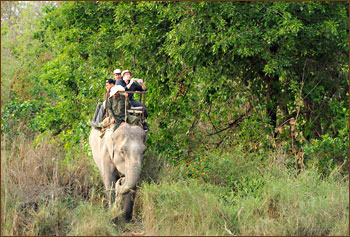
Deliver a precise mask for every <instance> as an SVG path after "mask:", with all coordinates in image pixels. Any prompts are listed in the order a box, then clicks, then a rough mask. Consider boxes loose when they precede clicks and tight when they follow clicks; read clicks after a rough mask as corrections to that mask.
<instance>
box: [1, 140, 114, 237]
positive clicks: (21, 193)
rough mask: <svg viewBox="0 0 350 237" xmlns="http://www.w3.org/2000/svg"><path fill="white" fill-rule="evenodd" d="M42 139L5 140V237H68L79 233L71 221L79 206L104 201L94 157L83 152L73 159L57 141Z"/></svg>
mask: <svg viewBox="0 0 350 237" xmlns="http://www.w3.org/2000/svg"><path fill="white" fill-rule="evenodd" d="M39 139H40V140H36V141H34V140H33V139H28V138H26V137H23V136H20V135H19V136H17V137H16V138H15V139H14V140H13V141H11V142H12V143H11V144H8V143H7V142H8V140H7V139H6V134H3V136H2V147H1V171H2V172H1V184H2V185H1V197H2V198H1V204H2V205H1V206H2V208H1V221H2V228H1V234H2V235H65V234H67V233H69V231H74V230H75V229H74V228H72V226H71V223H72V220H73V219H74V218H78V217H77V216H79V215H73V211H74V210H75V209H76V208H77V207H78V206H81V205H90V204H91V202H94V203H98V202H101V200H99V199H100V198H101V197H102V192H99V193H98V191H99V190H102V188H101V186H102V183H101V179H100V177H99V173H98V172H96V170H94V164H93V161H92V158H88V157H86V156H85V155H84V153H83V152H80V153H79V152H78V153H77V155H76V157H74V159H70V160H67V159H65V152H64V151H63V149H62V146H60V144H59V143H58V142H57V141H56V140H55V139H53V137H50V136H45V137H41V138H40V137H39ZM94 190H95V191H96V194H95V195H94V194H93V192H94ZM92 197H93V198H92ZM80 208H81V207H80ZM100 208H101V209H103V207H100ZM111 225H112V223H111ZM92 232H93V231H91V228H90V231H89V232H88V233H92ZM82 233H84V231H83V232H82ZM96 233H99V231H96ZM101 234H105V232H103V233H101Z"/></svg>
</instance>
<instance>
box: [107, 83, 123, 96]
mask: <svg viewBox="0 0 350 237" xmlns="http://www.w3.org/2000/svg"><path fill="white" fill-rule="evenodd" d="M118 91H125V88H124V87H122V86H121V85H116V86H113V87H112V88H111V92H110V93H109V97H112V96H113V95H115V93H117V92H118Z"/></svg>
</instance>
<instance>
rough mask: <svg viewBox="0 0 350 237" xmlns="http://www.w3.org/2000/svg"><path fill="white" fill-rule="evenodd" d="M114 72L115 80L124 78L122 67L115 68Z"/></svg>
mask: <svg viewBox="0 0 350 237" xmlns="http://www.w3.org/2000/svg"><path fill="white" fill-rule="evenodd" d="M113 74H114V80H115V81H117V80H118V79H121V78H122V73H121V71H120V69H115V70H114V71H113Z"/></svg>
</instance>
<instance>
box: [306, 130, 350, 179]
mask: <svg viewBox="0 0 350 237" xmlns="http://www.w3.org/2000/svg"><path fill="white" fill-rule="evenodd" d="M303 148H304V150H305V163H306V164H307V165H308V166H316V167H317V168H318V169H319V170H320V172H321V173H322V174H324V175H325V176H328V175H329V174H330V173H331V172H332V171H333V170H334V169H335V168H337V167H339V166H342V168H341V171H342V173H343V174H349V169H348V166H349V128H348V127H347V128H346V127H345V128H344V129H342V130H340V131H339V134H338V136H336V137H334V138H333V137H331V136H329V135H328V134H325V135H323V136H322V139H321V140H318V139H312V140H311V143H310V144H307V145H305V146H304V147H303Z"/></svg>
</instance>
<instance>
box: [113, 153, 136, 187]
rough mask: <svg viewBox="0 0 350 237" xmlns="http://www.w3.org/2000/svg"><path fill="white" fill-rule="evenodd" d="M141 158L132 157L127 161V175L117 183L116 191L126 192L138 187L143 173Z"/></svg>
mask: <svg viewBox="0 0 350 237" xmlns="http://www.w3.org/2000/svg"><path fill="white" fill-rule="evenodd" d="M139 160H140V159H131V161H129V162H127V163H128V164H127V166H129V167H127V168H126V174H125V177H123V178H121V179H119V180H118V181H117V183H116V191H117V193H119V194H126V193H128V192H129V191H130V190H133V189H135V188H136V184H137V182H138V181H139V179H140V174H141V162H139Z"/></svg>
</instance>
